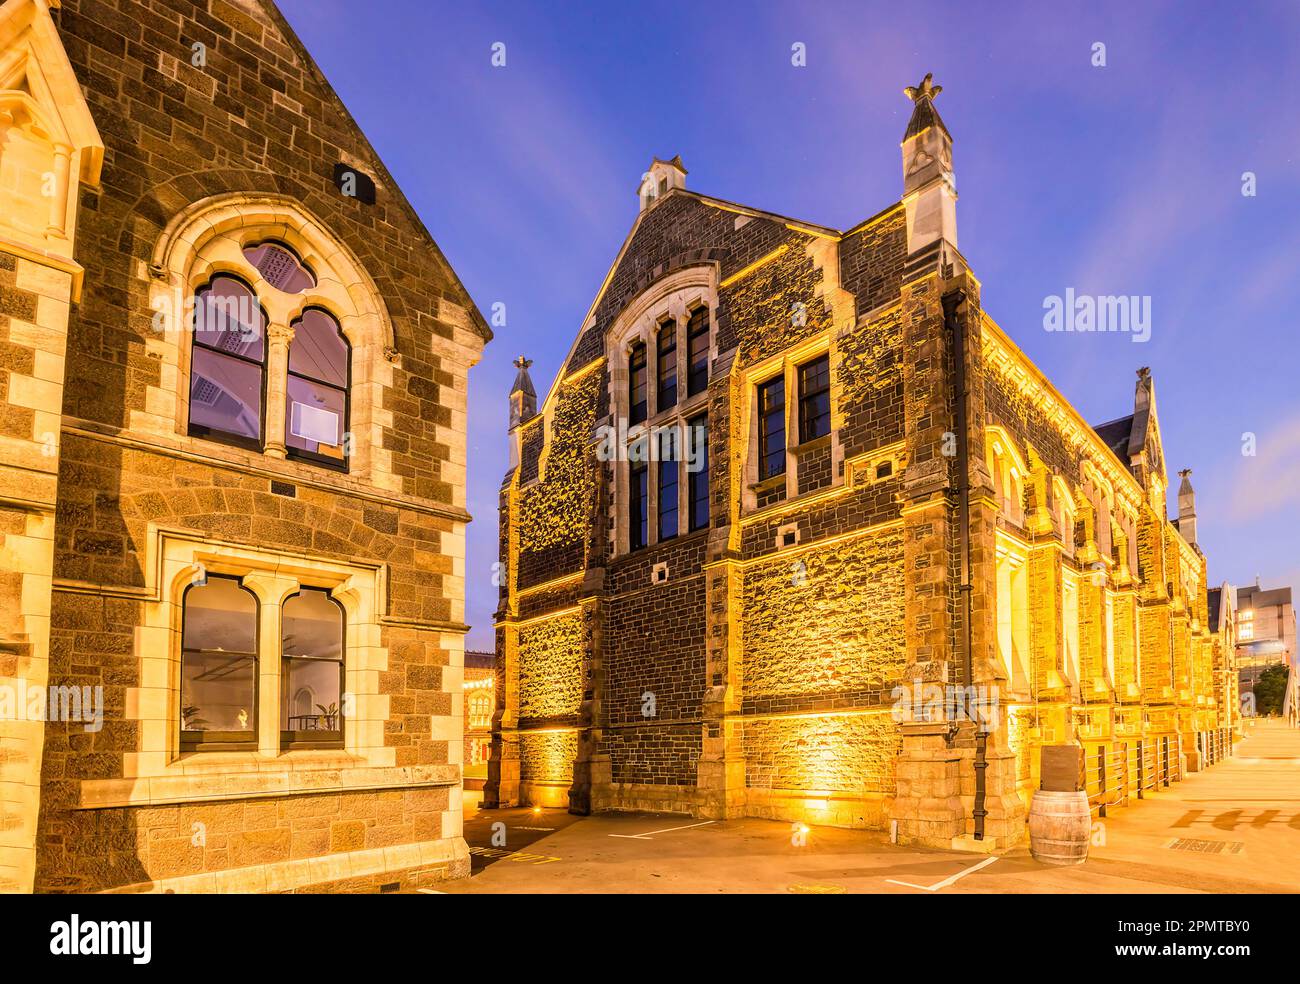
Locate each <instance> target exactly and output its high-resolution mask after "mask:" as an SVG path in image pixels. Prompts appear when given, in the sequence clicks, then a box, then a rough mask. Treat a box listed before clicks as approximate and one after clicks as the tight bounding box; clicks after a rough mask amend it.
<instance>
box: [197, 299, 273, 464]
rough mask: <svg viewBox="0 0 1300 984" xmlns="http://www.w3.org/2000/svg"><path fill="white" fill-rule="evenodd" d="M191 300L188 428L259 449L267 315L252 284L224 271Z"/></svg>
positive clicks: (202, 435)
mask: <svg viewBox="0 0 1300 984" xmlns="http://www.w3.org/2000/svg"><path fill="white" fill-rule="evenodd" d="M195 301H196V303H195V306H194V326H193V327H194V347H193V357H192V363H191V367H190V423H189V432H190V434H192V435H195V436H199V437H211V438H215V439H218V440H221V441H226V442H228V443H231V444H238V445H241V446H243V447H250V448H255V449H257V450H261V447H262V421H263V419H264V413H263V409H264V408H263V395H264V393H265V392H266V316H265V315H264V314H263V312H262V309H261V305H259V304H258V302H257V297H256V296H255V295H254V294H253V291H252V288H250V287H249V286H248V285H247V284H246V283H244V282H243V281H242V280H238V279H236V278H235V277H230V276H226V275H224V274H222V275H218V276H215V277H213V278H212V280H211V281H210V282H209V283H208V285H207V286H206V287H204V288H202V289H201V290H200V291H199V292H198V294H197V295H196V296H195Z"/></svg>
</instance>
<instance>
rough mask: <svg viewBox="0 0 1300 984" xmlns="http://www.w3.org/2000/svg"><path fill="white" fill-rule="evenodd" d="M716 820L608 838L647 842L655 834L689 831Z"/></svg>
mask: <svg viewBox="0 0 1300 984" xmlns="http://www.w3.org/2000/svg"><path fill="white" fill-rule="evenodd" d="M716 822H717V821H716V820H705V821H704V822H703V823H688V824H687V825H686V826H684V827H665V828H664V829H663V830H647V831H646V832H645V833H644V834H610V835H609V836H610V837H621V838H622V839H623V840H635V841H648V840H650V839H651V838H652V837H654V835H655V834H671V833H672V832H673V831H674V830H690V829H691V828H692V827H707V826H708V825H709V824H711V823H716Z"/></svg>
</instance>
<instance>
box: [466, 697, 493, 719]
mask: <svg viewBox="0 0 1300 984" xmlns="http://www.w3.org/2000/svg"><path fill="white" fill-rule="evenodd" d="M491 725H492V693H491V692H490V691H488V690H476V691H474V692H473V693H472V694H470V697H469V726H470V727H471V728H487V727H491Z"/></svg>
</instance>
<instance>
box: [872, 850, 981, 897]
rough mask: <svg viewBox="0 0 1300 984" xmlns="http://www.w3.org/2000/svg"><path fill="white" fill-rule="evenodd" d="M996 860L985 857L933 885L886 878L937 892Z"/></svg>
mask: <svg viewBox="0 0 1300 984" xmlns="http://www.w3.org/2000/svg"><path fill="white" fill-rule="evenodd" d="M996 860H997V858H985V859H984V860H983V861H981V862H980V863H979V864H973V865H971V866H970V867H969V868H967V869H966V870H965V871H959V872H957V874H955V875H953V876H952V877H951V878H945V879H944V880H943V881H941V882H935V883H934V884H933V885H913V884H912V883H911V882H905V881H897V880H895V879H893V878H886V879H885V881H887V882H889V883H890V884H893V885H906V886H907V887H908V888H919V889H920V890H921V891H923V892H937V891H939V889H941V888H947V887H948V886H949V885H951V884H952V883H953V882H955V881H956V880H957V879H958V878H965V877H966V876H967V875H969V874H971V873H972V872H975V871H979V870H980V869H981V868H987V867H988V866H989V865H991V864H992V863H993V862H994V861H996Z"/></svg>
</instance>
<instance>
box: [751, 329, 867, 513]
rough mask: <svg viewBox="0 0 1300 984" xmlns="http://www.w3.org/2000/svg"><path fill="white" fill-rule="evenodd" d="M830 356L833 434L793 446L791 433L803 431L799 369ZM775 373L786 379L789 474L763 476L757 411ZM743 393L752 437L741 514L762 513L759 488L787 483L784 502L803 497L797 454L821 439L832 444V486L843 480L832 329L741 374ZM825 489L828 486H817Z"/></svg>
mask: <svg viewBox="0 0 1300 984" xmlns="http://www.w3.org/2000/svg"><path fill="white" fill-rule="evenodd" d="M823 355H825V356H827V362H828V367H829V370H830V400H831V429H830V433H829V434H823V435H822V436H821V437H817V438H813V439H812V440H810V441H807V442H805V443H802V444H799V443H796V444H791V443H790V437H791V435H794V436H795V437H796V438H797V437H798V435H799V426H800V421H799V409H800V402H801V401H800V399H799V368H800V367H801V366H803V365H806V364H807V363H809V362H811V361H813V360H814V359H819V358H821V357H822V356H823ZM777 376H782V377H783V378H784V380H785V435H786V442H785V455H786V458H785V472H784V473H783V474H781V475H773V476H772V477H771V478H767V479H760V478H759V472H758V469H759V442H758V438H759V414H758V388H759V387H760V386H761V385H763V384H764V383H767V382H770V381H771V380H773V379H775V378H776V377H777ZM741 386H742V392H744V393H745V397H744V403H743V406H744V409H745V416H746V422H745V425H744V426H745V430H746V433H747V435H748V437H747V442H746V454H745V461H744V483H743V486H742V493H741V514H742V515H749V514H750V513H753V512H757V511H758V508H759V506H758V492H759V489H760V488H761V487H769V486H780V485H781V484H782V480H784V485H785V498H784V500H782V501H783V502H787V503H788V502H792V501H794V500H795V499H797V498H799V491H798V490H799V456H800V454H801V453H802V452H803V451H805V450H806V449H808V448H812V447H816V446H818V445H819V444H821V443H822V442H829V444H830V448H831V485H830V487H831V488H836V487H838V486H841V485H843V484H844V481H845V473H846V471H847V469H846V468H844V467H843V465H844V448H843V446H842V444H841V442H840V435H841V433H842V431H843V428H844V417H843V413H842V410H841V406H842V396H843V380H842V378H841V374H840V351H839V346H838V344H837V343H836V339H835V337H834V334H833V331H832V330H831V329H829V328H828V329H826V330H825V331H823V332H821V333H819V334H818V335H816V336H814V337H812V338H809V339H807V340H806V341H804V342H802V343H800V344H799V345H797V346H794V347H793V348H789V349H786V350H785V351H783V352H778V353H776V354H775V355H771V356H769V357H768V358H766V359H763V360H762V361H761V362H757V363H755V364H754V365H752V366H750V367H749V368H748V369H746V370H745V372H744V373H743V375H742V380H741ZM818 491H824V490H818Z"/></svg>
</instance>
